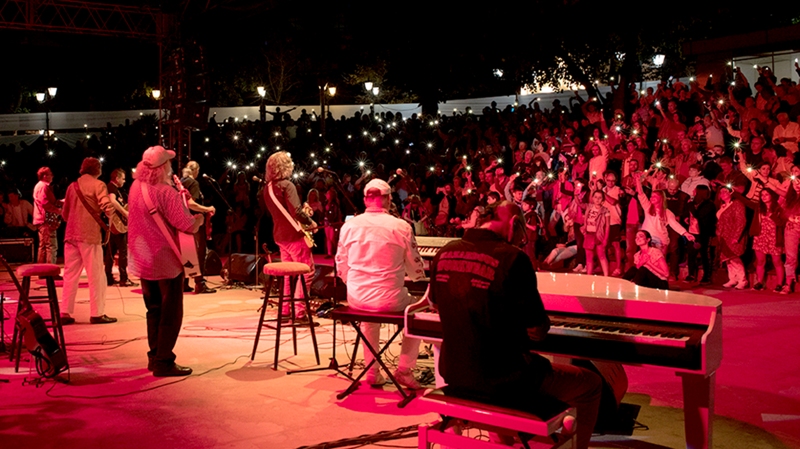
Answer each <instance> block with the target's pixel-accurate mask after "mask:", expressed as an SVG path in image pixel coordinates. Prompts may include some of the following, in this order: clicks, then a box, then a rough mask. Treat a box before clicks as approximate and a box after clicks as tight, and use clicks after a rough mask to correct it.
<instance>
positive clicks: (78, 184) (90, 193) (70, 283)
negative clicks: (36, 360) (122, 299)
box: [61, 157, 117, 324]
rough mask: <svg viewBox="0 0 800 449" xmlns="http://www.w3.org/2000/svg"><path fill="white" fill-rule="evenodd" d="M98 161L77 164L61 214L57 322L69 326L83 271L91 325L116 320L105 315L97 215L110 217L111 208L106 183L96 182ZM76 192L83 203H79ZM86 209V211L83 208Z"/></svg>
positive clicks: (84, 161) (98, 173) (99, 171)
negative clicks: (77, 172)
mask: <svg viewBox="0 0 800 449" xmlns="http://www.w3.org/2000/svg"><path fill="white" fill-rule="evenodd" d="M101 171H102V166H101V164H100V161H99V160H98V159H96V158H93V157H87V158H86V159H84V160H83V163H82V164H81V171H80V173H81V177H80V178H78V180H77V181H75V182H74V183H72V184H71V185H70V186H69V188H68V189H67V195H66V198H65V199H64V209H63V212H62V215H63V217H64V221H66V222H67V230H66V232H65V234H64V291H63V292H62V294H61V323H62V324H72V323H74V322H75V319H74V318H73V317H72V314H73V313H75V297H76V296H77V293H78V282H79V281H80V277H81V271H83V269H84V268H86V275H87V277H88V278H89V303H90V309H91V315H90V318H89V322H90V323H92V324H106V323H114V322H116V321H117V319H116V318H111V317H109V316H107V315H106V314H105V304H106V275H105V266H104V264H103V244H102V243H103V234H102V232H101V228H100V223H99V222H98V220H99V219H100V214H105V215H106V216H111V214H113V213H114V206H113V205H112V204H111V200H109V198H108V189H107V188H106V184H105V183H104V182H102V181H100V180H99V179H97V178H99V177H100V173H101ZM78 189H80V193H82V194H83V197H84V198H85V200H86V204H85V205H84V202H83V201H82V200H81V198H80V195H79V192H78ZM87 207H88V208H87Z"/></svg>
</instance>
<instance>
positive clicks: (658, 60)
mask: <svg viewBox="0 0 800 449" xmlns="http://www.w3.org/2000/svg"><path fill="white" fill-rule="evenodd" d="M664 58H665V56H664V55H663V54H661V53H658V54H656V55H654V56H653V64H655V66H656V67H661V66H662V65H664Z"/></svg>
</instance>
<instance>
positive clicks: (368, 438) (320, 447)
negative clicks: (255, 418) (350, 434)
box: [297, 425, 418, 449]
mask: <svg viewBox="0 0 800 449" xmlns="http://www.w3.org/2000/svg"><path fill="white" fill-rule="evenodd" d="M417 427H418V425H413V426H406V427H400V428H398V429H394V430H382V431H380V432H378V433H373V434H367V435H361V436H357V437H354V438H342V439H341V440H336V441H328V442H325V443H319V444H315V445H312V446H300V447H298V448H297V449H332V448H337V447H348V446H352V447H361V446H366V445H368V444H373V445H377V444H376V443H378V442H380V441H391V440H402V439H405V438H416V436H417ZM383 446H385V447H403V448H405V447H408V448H412V447H417V446H416V445H414V446H390V445H383Z"/></svg>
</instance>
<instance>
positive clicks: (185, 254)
mask: <svg viewBox="0 0 800 449" xmlns="http://www.w3.org/2000/svg"><path fill="white" fill-rule="evenodd" d="M172 180H173V182H174V183H175V187H177V188H178V191H179V192H180V193H181V196H182V197H183V205H184V206H185V207H186V210H189V198H190V196H191V195H190V194H189V191H188V190H186V187H184V186H183V184H182V183H181V180H180V178H178V176H177V175H172ZM178 243H179V248H180V250H181V259H182V260H181V262H182V263H183V269H184V272H185V273H186V277H196V276H200V275H201V274H202V273H201V272H200V259H199V257H198V255H197V245H196V244H195V241H194V235H192V234H187V233H185V232H180V231H178Z"/></svg>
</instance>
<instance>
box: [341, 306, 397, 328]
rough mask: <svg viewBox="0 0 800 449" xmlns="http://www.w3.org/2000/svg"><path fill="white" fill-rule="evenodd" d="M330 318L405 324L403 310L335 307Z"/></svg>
mask: <svg viewBox="0 0 800 449" xmlns="http://www.w3.org/2000/svg"><path fill="white" fill-rule="evenodd" d="M331 318H332V319H334V320H340V321H358V322H362V323H388V324H395V325H397V326H401V327H402V326H404V325H405V311H402V310H401V311H399V312H368V311H366V310H359V309H356V308H353V307H350V306H344V307H336V308H334V309H333V312H331Z"/></svg>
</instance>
